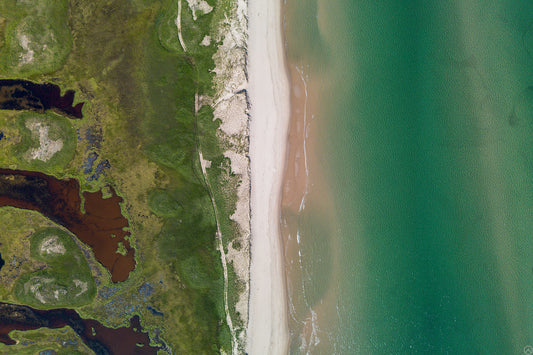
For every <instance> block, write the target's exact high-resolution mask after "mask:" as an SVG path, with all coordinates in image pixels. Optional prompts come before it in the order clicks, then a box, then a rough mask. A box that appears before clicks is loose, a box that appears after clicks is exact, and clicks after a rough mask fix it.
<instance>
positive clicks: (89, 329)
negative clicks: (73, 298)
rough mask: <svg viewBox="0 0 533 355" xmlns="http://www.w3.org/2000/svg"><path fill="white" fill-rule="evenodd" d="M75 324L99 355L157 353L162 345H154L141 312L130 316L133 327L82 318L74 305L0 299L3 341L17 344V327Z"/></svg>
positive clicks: (0, 333)
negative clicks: (40, 306)
mask: <svg viewBox="0 0 533 355" xmlns="http://www.w3.org/2000/svg"><path fill="white" fill-rule="evenodd" d="M65 326H69V327H71V328H72V329H73V330H74V332H76V334H77V335H78V336H79V337H80V339H81V340H82V341H83V342H84V343H85V344H86V345H87V346H88V347H89V348H90V349H91V350H93V351H94V352H95V353H96V354H97V355H107V354H109V355H111V354H117V355H118V354H157V350H159V347H153V346H150V338H149V336H148V334H147V333H144V332H143V331H142V327H141V325H140V319H139V316H134V317H132V318H131V319H130V326H129V327H122V328H117V329H114V328H107V327H105V326H103V325H102V324H101V323H100V322H97V321H95V320H92V319H82V318H81V317H80V316H79V314H78V313H77V312H76V311H74V310H72V309H65V308H58V309H50V310H46V311H45V310H38V309H34V308H31V307H28V306H22V305H16V304H10V303H3V302H0V342H2V343H4V344H6V345H13V344H15V341H14V340H13V339H11V338H10V337H9V332H11V331H13V330H21V331H25V330H33V329H38V328H43V327H46V328H50V329H57V328H63V327H65Z"/></svg>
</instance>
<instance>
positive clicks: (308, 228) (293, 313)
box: [281, 5, 341, 354]
mask: <svg viewBox="0 0 533 355" xmlns="http://www.w3.org/2000/svg"><path fill="white" fill-rule="evenodd" d="M283 14H284V23H292V24H294V23H293V21H296V23H299V22H298V21H299V19H300V18H301V13H300V11H298V9H297V8H295V7H294V6H290V5H285V7H284V12H283ZM317 16H318V17H317V23H319V25H318V26H319V27H320V29H321V33H323V31H324V28H325V25H326V24H327V22H326V21H324V20H325V19H324V13H323V12H320V11H318V12H317ZM285 36H286V41H287V45H288V46H290V48H293V50H296V52H295V53H299V55H294V53H293V55H292V56H291V55H289V56H288V58H287V68H288V72H289V78H290V80H289V81H290V103H291V108H290V110H291V111H290V126H289V134H288V142H287V159H286V165H285V172H284V177H283V194H282V201H281V206H282V209H281V212H282V213H281V230H282V241H283V250H284V264H285V266H286V267H285V278H286V285H287V286H286V287H287V302H288V307H289V310H290V314H289V330H290V339H289V352H290V353H302V354H303V353H321V354H322V353H324V354H327V353H331V352H333V351H334V349H335V346H336V345H335V339H334V338H332V337H331V334H333V333H336V332H337V331H338V330H339V319H338V311H339V310H338V308H337V305H338V300H339V287H338V285H339V284H340V282H341V281H340V280H341V277H340V276H341V274H340V265H339V263H338V260H337V258H336V257H335V256H336V255H338V253H339V250H341V246H340V245H339V235H338V233H339V231H338V223H339V221H338V216H337V212H336V211H337V209H338V208H339V206H337V204H336V202H335V200H334V195H333V190H332V185H331V184H330V181H329V180H328V172H327V171H325V170H324V168H325V167H326V166H327V159H328V157H327V156H325V155H324V151H323V149H324V146H323V144H324V142H323V141H322V140H323V138H322V137H323V136H322V135H323V134H324V132H325V131H327V130H328V128H329V126H328V112H330V111H329V110H328V109H327V108H328V107H330V105H332V104H333V102H334V101H332V97H330V94H329V93H331V92H334V91H335V88H336V80H335V79H334V77H335V76H336V72H334V71H332V67H331V66H330V65H329V64H328V65H322V66H321V67H320V70H317V69H316V68H315V69H313V68H314V66H315V65H317V64H316V62H313V60H312V58H309V57H307V55H308V53H306V52H298V51H302V48H305V44H302V43H301V41H302V40H304V39H302V38H301V37H295V34H294V33H291V32H289V33H285ZM296 36H298V35H296ZM300 36H301V34H300ZM291 44H292V45H293V46H292V47H291ZM299 46H303V47H299ZM295 48H297V49H295Z"/></svg>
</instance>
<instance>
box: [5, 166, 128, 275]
mask: <svg viewBox="0 0 533 355" xmlns="http://www.w3.org/2000/svg"><path fill="white" fill-rule="evenodd" d="M110 193H111V196H110V197H108V198H104V197H103V194H102V191H97V192H84V193H83V198H84V200H85V203H84V205H83V207H84V210H85V213H84V212H82V209H81V207H82V205H81V201H82V199H81V197H80V185H79V183H78V181H77V180H75V179H57V178H55V177H53V176H50V175H45V174H43V173H40V172H32V171H21V170H10V169H0V207H1V206H12V207H16V208H22V209H28V210H34V211H38V212H40V213H42V214H43V215H44V216H45V217H47V218H49V219H51V220H52V221H54V222H56V223H58V224H60V225H62V226H64V227H65V228H67V229H68V230H70V231H71V232H72V233H73V234H74V235H76V237H78V239H80V240H81V241H82V242H84V243H85V244H87V245H89V246H90V247H91V248H92V250H93V252H94V256H95V258H96V260H98V261H99V262H100V263H101V264H102V265H103V266H104V267H105V268H106V269H107V270H109V272H110V273H111V281H113V282H121V281H125V280H126V279H127V278H128V276H129V273H130V272H131V271H132V270H134V269H135V249H134V248H132V247H131V245H130V242H129V241H128V240H127V239H126V237H129V236H130V232H128V231H125V230H124V228H126V227H128V226H129V223H128V220H127V219H126V218H125V217H124V216H123V215H122V211H121V209H120V203H121V202H122V201H123V200H122V198H121V197H120V196H117V194H116V192H115V190H114V189H113V188H111V187H110ZM120 243H121V244H122V245H123V247H124V249H125V251H126V253H125V255H122V254H119V253H117V252H116V251H117V249H118V248H119V245H120Z"/></svg>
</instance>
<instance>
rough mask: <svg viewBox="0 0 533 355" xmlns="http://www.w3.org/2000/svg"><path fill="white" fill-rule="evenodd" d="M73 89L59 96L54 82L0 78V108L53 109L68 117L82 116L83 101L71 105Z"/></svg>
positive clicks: (37, 110) (58, 88) (40, 110)
mask: <svg viewBox="0 0 533 355" xmlns="http://www.w3.org/2000/svg"><path fill="white" fill-rule="evenodd" d="M74 94H75V92H74V91H73V90H67V91H66V92H65V95H63V96H61V88H60V87H59V86H57V85H55V84H50V83H45V84H36V83H33V82H31V81H27V80H19V79H0V110H31V111H36V112H40V113H43V112H45V111H47V110H54V111H56V112H58V113H60V114H62V115H65V116H67V117H70V118H83V114H82V112H81V109H82V107H83V104H84V103H83V102H80V103H78V104H76V105H75V106H72V103H73V102H74Z"/></svg>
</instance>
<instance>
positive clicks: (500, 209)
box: [285, 0, 533, 354]
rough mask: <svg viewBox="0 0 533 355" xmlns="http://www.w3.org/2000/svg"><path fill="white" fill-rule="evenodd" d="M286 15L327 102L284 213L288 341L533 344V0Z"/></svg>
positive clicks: (345, 346)
mask: <svg viewBox="0 0 533 355" xmlns="http://www.w3.org/2000/svg"><path fill="white" fill-rule="evenodd" d="M326 5H328V6H326ZM286 21H287V22H286V27H285V28H286V34H287V44H288V51H287V52H288V57H289V60H290V61H291V63H293V64H294V65H296V66H297V67H299V68H301V70H302V71H303V72H304V73H305V75H306V77H307V78H308V82H309V83H310V89H309V91H310V93H309V95H310V96H312V97H314V98H315V99H318V100H320V105H318V106H316V107H314V108H312V110H313V112H312V114H313V121H312V122H311V123H310V127H311V131H312V132H311V134H310V135H311V136H312V137H314V138H313V139H312V142H313V147H314V149H315V151H314V153H313V158H312V159H314V163H313V164H311V167H310V180H311V183H310V185H309V186H310V188H309V194H308V196H309V197H308V199H307V202H306V204H305V208H304V209H303V210H301V211H296V212H294V211H292V212H291V213H292V215H287V212H286V216H285V217H286V219H287V218H288V219H289V220H291V221H292V223H293V226H292V227H291V228H292V230H293V232H292V234H293V238H294V235H297V236H298V240H299V242H298V243H297V245H298V247H297V248H296V249H293V250H292V251H291V252H290V253H288V256H287V258H286V260H287V265H288V266H287V269H288V276H289V281H288V283H289V296H290V297H291V309H293V310H294V311H293V312H292V318H291V347H290V349H291V353H324V351H327V352H329V353H337V354H353V353H361V354H368V353H372V354H381V353H465V354H466V353H494V354H504V353H515V354H519V353H522V352H523V349H524V347H526V346H528V345H530V344H531V345H533V309H532V308H531V306H530V305H531V304H532V302H533V272H532V267H533V261H532V260H533V242H532V241H533V240H532V237H531V230H533V189H532V188H531V186H533V185H532V184H531V183H532V182H533V125H532V124H533V94H532V93H533V90H532V89H531V87H533V56H532V53H533V3H531V2H529V1H510V0H507V1H503V0H499V1H492V2H487V1H482V0H475V1H474V0H468V1H459V0H457V1H449V2H424V1H414V2H410V3H409V6H406V5H403V4H402V2H398V1H392V0H391V1H381V2H372V1H358V2H353V1H347V0H346V1H339V2H336V4H329V3H326V2H322V1H303V0H288V1H287V5H286ZM318 176H319V177H318ZM313 181H314V182H315V183H314V184H313ZM324 194H328V195H329V196H330V197H331V198H332V202H330V203H328V206H329V207H328V211H329V212H330V213H328V214H324V213H320V212H317V211H321V209H322V208H323V207H324V200H325V199H324V198H323V196H324ZM313 196H314V198H313ZM291 260H292V262H291ZM296 260H297V264H298V265H299V266H298V267H297V268H295V267H292V266H291V265H293V264H294V263H296ZM294 270H299V271H294ZM311 310H313V311H311ZM310 323H312V324H313V325H314V328H313V329H314V333H315V336H314V337H312V339H313V342H312V345H310V342H309V339H311V337H310V336H309V332H310V331H309V330H308V328H309V324H310ZM306 334H307V335H306Z"/></svg>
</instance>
